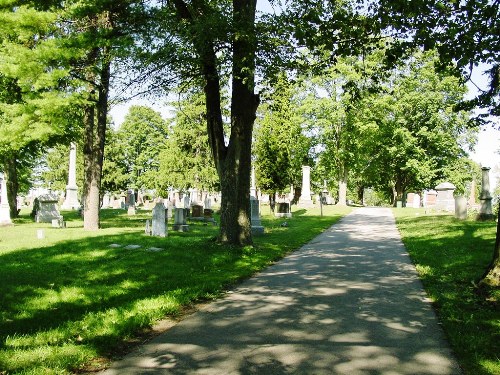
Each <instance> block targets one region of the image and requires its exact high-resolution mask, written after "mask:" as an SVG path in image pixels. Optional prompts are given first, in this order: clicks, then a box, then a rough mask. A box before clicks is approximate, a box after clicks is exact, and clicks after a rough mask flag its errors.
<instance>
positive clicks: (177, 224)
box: [172, 207, 189, 232]
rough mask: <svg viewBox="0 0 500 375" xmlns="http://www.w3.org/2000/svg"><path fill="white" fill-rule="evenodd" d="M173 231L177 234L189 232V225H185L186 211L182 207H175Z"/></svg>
mask: <svg viewBox="0 0 500 375" xmlns="http://www.w3.org/2000/svg"><path fill="white" fill-rule="evenodd" d="M172 229H173V230H175V231H178V232H187V231H188V230H189V225H187V223H186V209H185V208H182V207H176V208H175V211H174V225H173V227H172Z"/></svg>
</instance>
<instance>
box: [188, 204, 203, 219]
mask: <svg viewBox="0 0 500 375" xmlns="http://www.w3.org/2000/svg"><path fill="white" fill-rule="evenodd" d="M191 220H203V206H202V205H199V204H193V205H192V206H191Z"/></svg>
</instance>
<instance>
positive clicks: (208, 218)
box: [203, 208, 216, 225]
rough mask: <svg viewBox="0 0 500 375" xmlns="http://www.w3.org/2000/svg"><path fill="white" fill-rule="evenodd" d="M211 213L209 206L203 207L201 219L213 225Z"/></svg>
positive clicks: (212, 211)
mask: <svg viewBox="0 0 500 375" xmlns="http://www.w3.org/2000/svg"><path fill="white" fill-rule="evenodd" d="M213 215H214V210H212V209H211V208H205V209H203V220H204V221H205V222H207V223H213V224H214V225H215V224H216V222H215V219H214V217H213Z"/></svg>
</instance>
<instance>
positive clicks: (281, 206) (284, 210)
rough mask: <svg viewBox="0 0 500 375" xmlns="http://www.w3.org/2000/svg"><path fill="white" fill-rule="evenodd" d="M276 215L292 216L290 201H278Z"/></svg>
mask: <svg viewBox="0 0 500 375" xmlns="http://www.w3.org/2000/svg"><path fill="white" fill-rule="evenodd" d="M274 216H276V217H292V213H291V211H290V203H289V202H278V203H276V213H275V214H274Z"/></svg>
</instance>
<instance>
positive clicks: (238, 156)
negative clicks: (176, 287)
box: [173, 0, 259, 246]
mask: <svg viewBox="0 0 500 375" xmlns="http://www.w3.org/2000/svg"><path fill="white" fill-rule="evenodd" d="M173 5H174V6H175V9H176V11H177V15H178V17H179V18H180V19H182V20H183V21H187V22H189V23H191V24H192V25H193V26H199V25H196V23H197V22H198V19H197V18H198V17H202V16H203V13H204V11H203V9H202V6H203V4H199V3H198V2H192V3H191V4H190V6H189V7H188V5H187V3H186V2H185V1H183V0H173ZM256 5H257V1H256V0H233V20H232V25H233V27H234V32H233V40H232V48H233V51H232V52H233V55H232V63H233V64H232V75H233V76H232V93H231V94H232V100H231V134H230V136H229V143H228V144H227V145H226V139H225V135H224V127H223V120H222V109H221V108H222V107H221V87H220V77H219V72H218V65H217V56H216V53H215V47H214V43H213V42H211V41H207V38H206V36H207V35H210V30H206V35H204V37H203V38H197V36H196V33H194V34H193V40H192V41H193V43H194V46H195V49H196V52H197V54H198V56H199V59H200V66H201V68H202V72H203V76H204V79H205V87H204V91H205V99H206V110H207V132H208V139H209V143H210V148H211V150H212V155H213V158H214V162H215V167H216V169H217V173H218V175H219V179H220V185H221V193H222V197H221V219H220V220H221V222H220V232H219V241H221V242H223V243H228V244H232V245H238V246H242V245H247V244H251V243H252V232H251V223H250V175H251V163H250V161H251V145H252V132H253V124H254V121H255V118H256V111H257V107H258V105H259V98H258V95H255V94H254V88H255V87H254V86H255V51H256V48H257V47H256V40H255V11H256ZM195 30H196V31H199V30H200V28H198V27H195ZM204 31H205V30H203V28H201V32H204ZM200 41H201V42H200Z"/></svg>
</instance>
